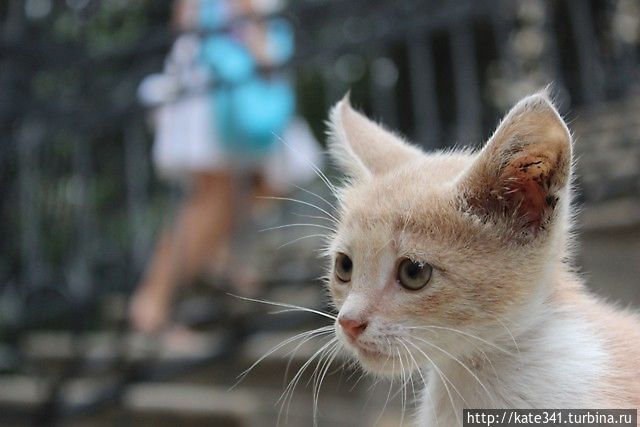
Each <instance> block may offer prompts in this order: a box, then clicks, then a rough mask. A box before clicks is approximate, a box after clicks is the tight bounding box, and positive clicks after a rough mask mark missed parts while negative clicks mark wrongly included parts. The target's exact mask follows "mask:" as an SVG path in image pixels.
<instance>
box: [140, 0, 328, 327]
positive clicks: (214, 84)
mask: <svg viewBox="0 0 640 427" xmlns="http://www.w3.org/2000/svg"><path fill="white" fill-rule="evenodd" d="M279 3H280V2H279V1H277V0H276V1H274V0H235V1H231V0H179V1H176V2H175V4H174V11H173V26H174V28H175V30H176V31H177V32H178V33H179V35H178V37H177V38H176V40H175V42H174V45H173V46H172V49H171V52H170V53H169V55H168V57H167V60H166V64H165V71H164V73H163V74H162V75H159V76H158V75H155V76H150V77H148V78H147V79H145V81H143V83H142V84H141V86H140V97H141V98H142V100H143V102H145V103H147V104H155V105H159V107H158V108H156V109H155V111H154V119H155V121H154V124H155V132H156V137H155V142H154V149H153V158H154V162H155V164H156V167H157V168H158V170H159V172H160V173H161V174H162V175H163V176H165V177H168V178H170V179H177V180H182V181H187V183H188V185H189V192H188V195H187V196H186V198H185V199H184V201H183V203H182V206H181V208H180V211H179V214H178V217H177V218H176V220H175V222H174V224H173V225H172V226H171V227H170V228H169V229H167V230H165V231H164V232H163V233H162V235H161V236H160V238H159V241H158V243H157V245H156V248H155V252H154V254H153V256H152V258H151V261H150V263H149V265H148V268H147V270H146V272H145V274H144V277H143V279H142V281H141V282H140V283H139V285H138V287H137V290H136V292H135V294H134V296H133V299H132V302H131V306H130V317H131V320H132V323H133V325H134V327H135V328H136V329H138V330H140V331H145V332H154V331H157V330H159V329H160V328H161V327H163V326H164V325H166V323H167V320H168V317H169V312H170V305H171V300H172V296H173V294H174V292H175V290H176V287H177V286H178V285H179V284H181V283H189V282H192V281H193V280H194V279H195V278H196V277H197V276H198V275H199V274H201V273H203V272H204V271H205V270H206V269H207V267H208V266H209V265H210V263H211V261H212V259H215V260H216V261H217V262H218V265H225V266H227V268H229V265H233V263H229V262H228V256H229V254H228V252H229V244H230V240H231V238H232V237H233V231H234V225H235V224H236V223H237V222H238V220H239V219H241V217H242V215H241V214H242V213H245V214H246V212H240V211H241V210H243V209H241V208H240V207H239V206H241V205H247V204H248V205H249V207H251V208H254V209H255V208H257V206H256V205H257V202H258V200H256V199H257V197H256V196H268V195H272V196H277V195H283V194H284V193H285V192H286V191H288V190H289V189H290V187H291V186H292V184H293V183H296V184H302V183H304V181H308V180H310V179H312V178H313V170H312V168H311V167H310V166H309V165H308V163H310V162H312V163H314V164H316V165H317V164H319V163H320V161H321V157H320V151H319V148H318V144H317V142H316V141H315V139H314V138H313V135H312V134H311V131H310V129H309V127H308V125H307V123H306V122H305V121H304V120H302V119H300V118H295V117H294V109H295V106H294V104H295V100H294V94H293V90H292V88H291V84H290V82H289V81H288V80H287V78H286V76H284V75H283V73H281V72H273V71H264V70H268V69H277V67H279V66H281V65H282V64H283V63H285V62H286V61H287V60H288V59H289V58H290V57H291V55H292V54H293V37H292V32H291V29H290V27H289V26H288V23H287V22H286V21H284V20H282V19H269V20H262V19H261V18H260V17H261V16H264V15H266V14H268V13H272V12H273V11H275V10H277V9H278V8H279V7H280V6H281V5H280V4H279ZM167 100H168V102H167ZM279 135H281V136H282V138H281V139H282V140H284V141H286V143H287V144H286V145H288V146H289V147H286V146H284V144H283V143H281V141H280V137H279ZM247 187H249V189H248V190H247ZM243 211H244V210H243ZM243 271H244V272H245V273H246V270H245V266H242V268H241V269H237V270H236V271H233V274H234V275H236V276H237V275H238V274H240V275H242V273H243ZM249 276H250V275H249ZM235 284H236V287H240V288H241V289H237V290H238V291H239V292H241V293H248V292H251V291H252V290H253V289H254V288H253V285H255V283H254V280H252V278H251V277H249V278H248V279H247V277H245V278H244V280H243V279H242V278H238V277H237V280H236V281H235Z"/></svg>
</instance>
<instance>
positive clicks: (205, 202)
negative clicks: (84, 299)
mask: <svg viewBox="0 0 640 427" xmlns="http://www.w3.org/2000/svg"><path fill="white" fill-rule="evenodd" d="M233 202H234V196H233V177H232V175H231V174H230V173H216V174H197V175H195V177H194V188H193V191H192V192H191V194H190V195H189V196H188V197H187V199H186V200H185V202H184V204H183V207H182V210H181V212H180V215H179V216H178V218H177V220H176V224H175V226H174V227H173V229H172V230H170V231H165V232H164V233H163V235H162V237H161V238H160V240H159V242H158V245H157V247H156V250H155V253H154V255H153V257H152V261H151V263H150V264H149V268H148V270H147V272H146V274H145V277H144V279H143V281H142V282H141V283H140V285H139V287H138V289H137V290H136V293H135V295H134V297H133V301H132V304H131V313H130V314H131V320H132V322H133V325H134V327H135V328H136V329H138V330H142V331H146V332H152V331H156V330H158V329H159V328H160V327H162V326H163V325H164V324H165V323H166V320H167V317H168V313H169V307H170V304H171V299H172V296H173V293H174V291H175V288H176V287H177V286H178V285H179V284H180V283H188V282H189V281H191V280H193V279H194V278H195V277H196V276H197V275H198V274H199V273H200V272H202V271H203V270H204V269H205V267H206V265H207V264H208V262H209V260H210V257H211V256H212V255H213V254H214V253H215V252H216V251H217V250H218V249H220V248H222V247H224V246H225V245H227V244H228V242H229V238H230V235H231V231H232V225H233V211H234V207H233V206H234V203H233Z"/></svg>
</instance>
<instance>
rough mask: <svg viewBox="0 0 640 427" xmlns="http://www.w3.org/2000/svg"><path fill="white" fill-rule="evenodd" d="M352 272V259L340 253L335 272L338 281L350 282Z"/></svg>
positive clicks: (337, 257)
mask: <svg viewBox="0 0 640 427" xmlns="http://www.w3.org/2000/svg"><path fill="white" fill-rule="evenodd" d="M351 270H353V262H352V261H351V258H349V257H348V256H347V255H346V254H343V253H342V252H338V255H337V256H336V265H335V272H336V277H337V278H338V280H339V281H341V282H348V281H350V280H351Z"/></svg>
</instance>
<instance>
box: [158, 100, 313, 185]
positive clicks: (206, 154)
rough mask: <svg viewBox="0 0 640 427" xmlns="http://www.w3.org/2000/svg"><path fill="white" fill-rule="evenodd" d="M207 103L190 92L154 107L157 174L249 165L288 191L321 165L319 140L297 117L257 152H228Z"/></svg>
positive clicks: (184, 175)
mask: <svg viewBox="0 0 640 427" xmlns="http://www.w3.org/2000/svg"><path fill="white" fill-rule="evenodd" d="M212 108H213V105H212V103H211V98H210V97H208V96H206V95H189V96H186V97H184V98H182V99H179V100H177V101H174V102H169V103H167V104H164V105H162V106H160V107H158V108H157V109H156V111H155V113H154V125H155V141H154V146H153V161H154V164H155V167H156V170H157V171H158V174H159V175H160V176H162V177H163V178H166V179H170V180H179V181H184V180H188V178H189V176H190V175H192V174H194V173H206V172H216V171H224V170H226V171H234V172H240V173H241V172H242V171H244V170H247V171H249V170H250V171H252V172H255V171H257V172H262V173H263V175H264V177H265V179H266V180H267V182H268V183H269V184H270V186H271V187H272V188H274V189H275V190H279V191H287V190H290V189H292V187H293V186H295V185H298V186H300V185H304V184H306V183H308V182H310V181H311V180H313V178H314V177H315V176H316V173H315V172H314V167H317V168H322V167H323V166H324V157H323V153H322V151H321V148H320V145H319V144H318V141H317V140H316V139H315V137H314V136H313V133H312V132H311V129H310V128H309V125H308V124H307V122H306V121H305V120H304V119H303V118H301V117H296V118H294V119H293V120H292V121H291V122H290V123H289V125H288V126H287V127H286V128H285V131H284V132H283V134H282V135H280V136H279V138H278V141H277V142H275V143H274V144H273V146H272V147H271V149H270V150H269V151H267V152H266V153H264V154H263V155H261V156H260V157H253V156H247V158H239V157H238V156H237V154H236V155H234V156H230V155H229V154H228V153H226V152H225V149H224V146H223V145H222V142H221V141H220V139H219V138H218V137H217V136H216V130H215V124H214V120H213V118H214V113H213V111H212Z"/></svg>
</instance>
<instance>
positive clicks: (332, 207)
mask: <svg viewBox="0 0 640 427" xmlns="http://www.w3.org/2000/svg"><path fill="white" fill-rule="evenodd" d="M294 187H295V188H297V189H298V190H301V191H304V192H305V193H307V194H309V195H311V196H313V197H316V198H318V199H320V200H322V201H323V202H325V203H326V204H327V205H329V207H330V208H331V209H333V210H334V212H337V211H338V209H337V208H336V207H335V205H334V204H333V203H331V202H330V201H328V200H327V199H325V198H324V197H322V196H321V195H319V194H317V193H314V192H313V191H311V190H308V189H306V188H302V187H299V186H297V185H294Z"/></svg>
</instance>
